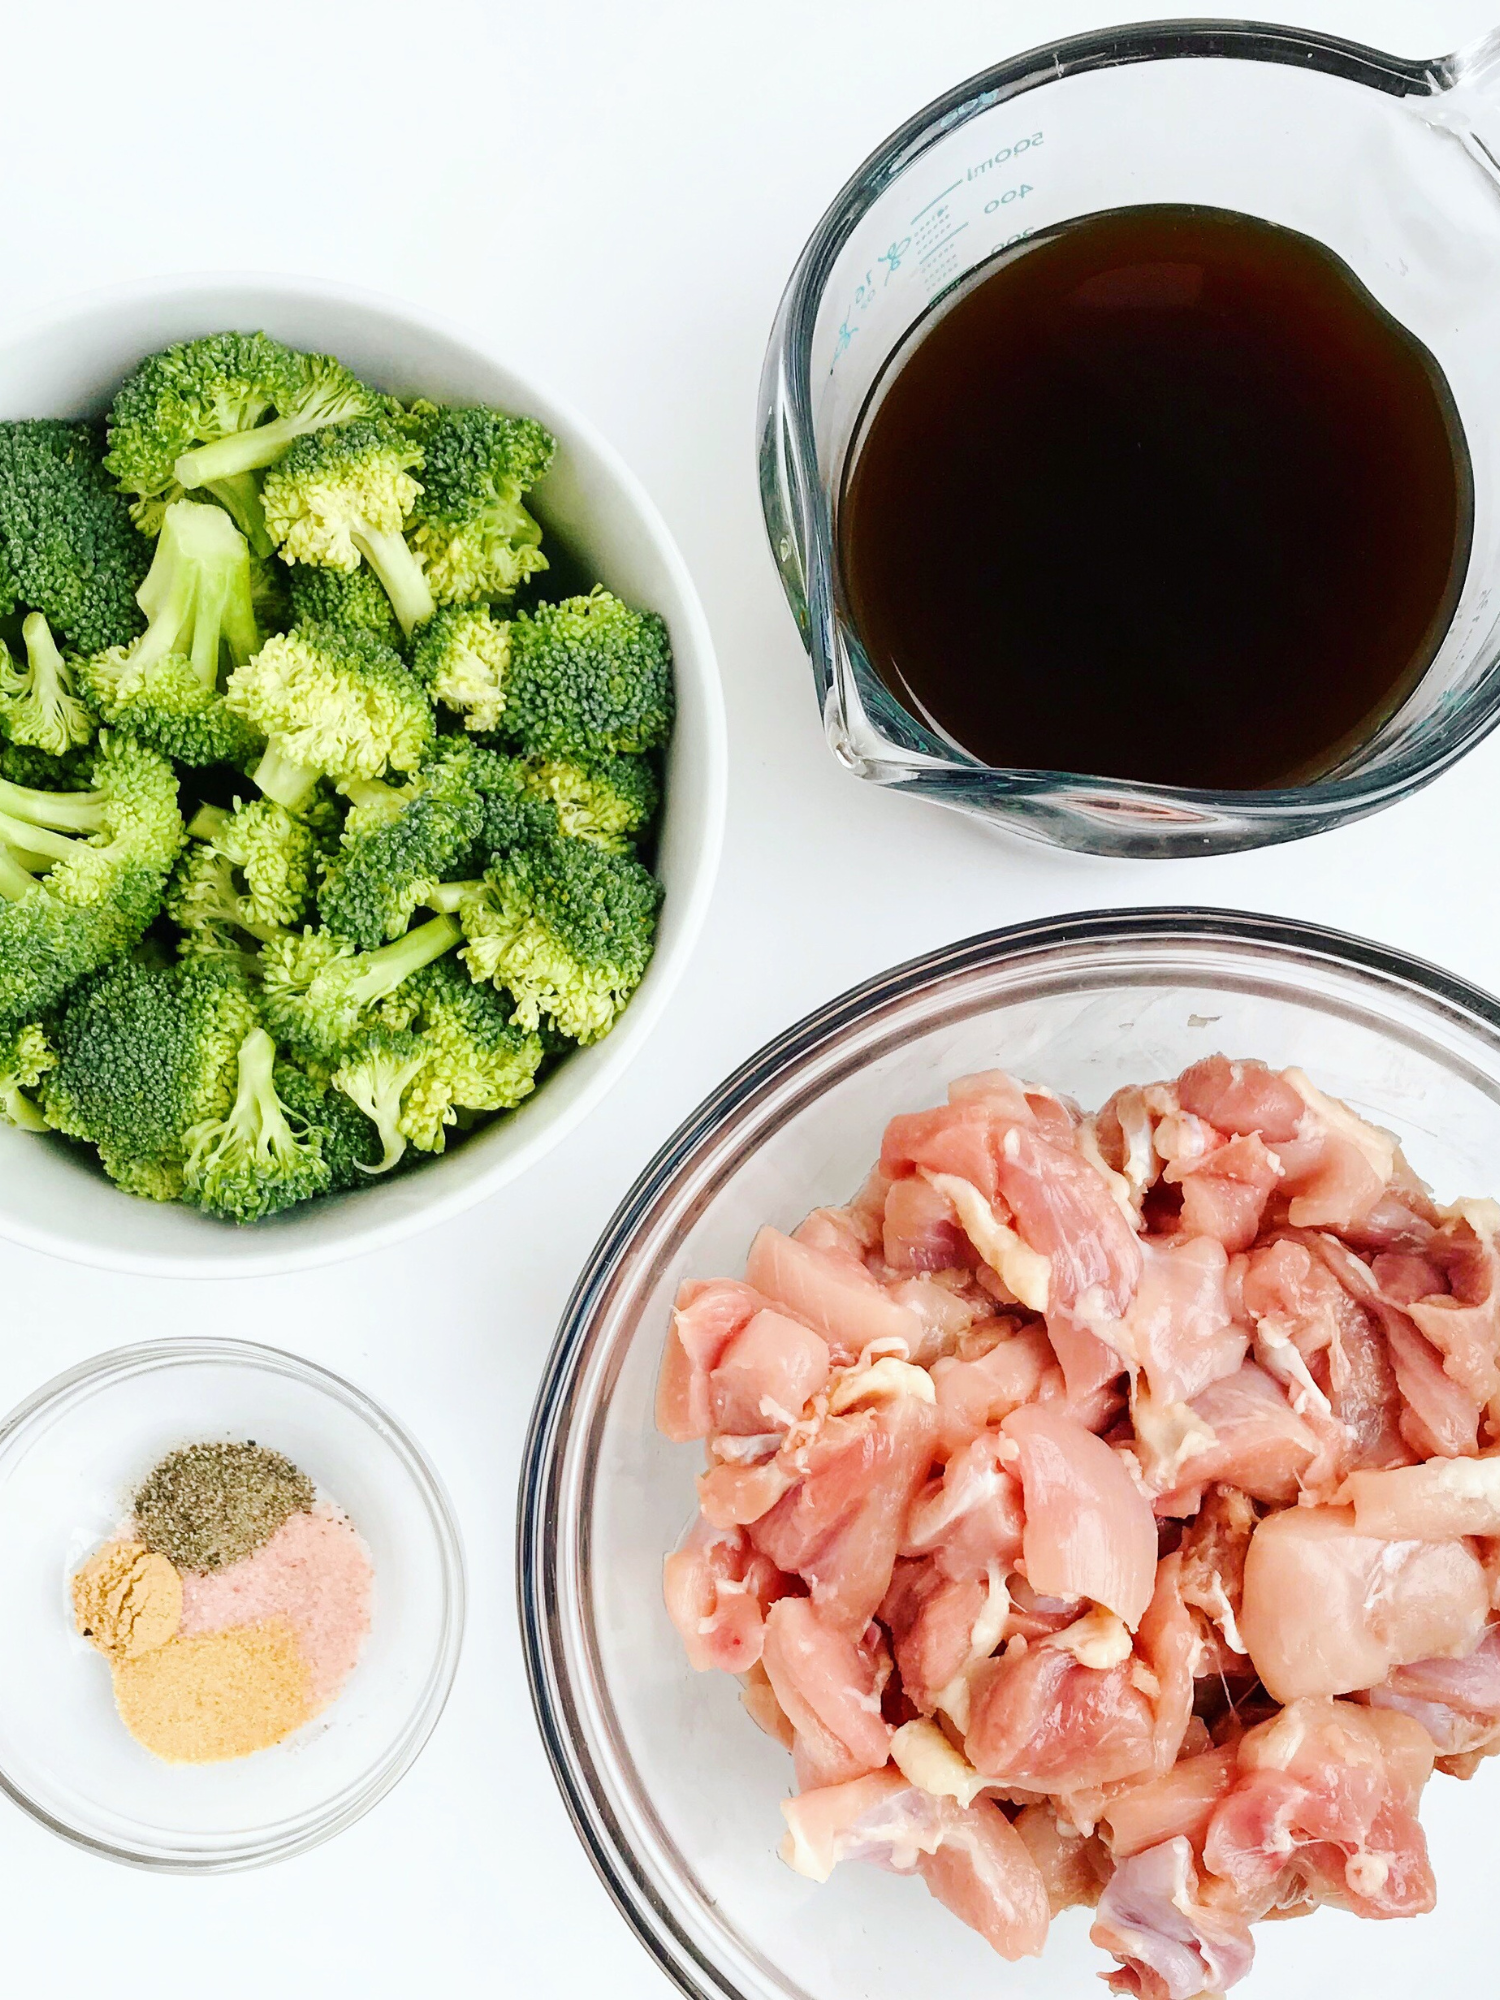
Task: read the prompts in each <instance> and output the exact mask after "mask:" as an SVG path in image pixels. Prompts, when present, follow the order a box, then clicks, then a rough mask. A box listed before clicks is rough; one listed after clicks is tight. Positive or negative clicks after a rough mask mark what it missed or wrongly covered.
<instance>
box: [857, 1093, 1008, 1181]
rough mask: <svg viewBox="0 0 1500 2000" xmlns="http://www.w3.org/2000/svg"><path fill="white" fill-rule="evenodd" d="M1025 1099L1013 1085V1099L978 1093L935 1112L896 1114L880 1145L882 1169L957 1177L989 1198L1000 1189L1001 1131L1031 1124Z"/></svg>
mask: <svg viewBox="0 0 1500 2000" xmlns="http://www.w3.org/2000/svg"><path fill="white" fill-rule="evenodd" d="M1031 1123H1032V1116H1031V1112H1030V1109H1029V1108H1028V1106H1027V1103H1026V1100H1025V1098H1024V1097H1023V1096H1022V1095H1021V1093H1020V1091H1019V1090H1017V1089H1015V1088H1014V1087H1012V1100H1011V1101H1008V1102H1007V1101H1004V1100H1002V1099H999V1098H993V1097H983V1096H976V1097H970V1098H961V1099H960V1100H959V1101H958V1102H957V1103H954V1104H940V1105H937V1106H935V1107H934V1108H933V1109H932V1110H931V1111H912V1112H908V1113H906V1114H905V1115H904V1116H902V1117H899V1118H893V1119H892V1120H891V1122H890V1124H889V1125H887V1127H886V1128H885V1137H884V1139H883V1140H882V1141H881V1146H880V1171H881V1172H882V1173H883V1174H886V1175H888V1176H889V1177H890V1179H891V1180H893V1181H899V1180H905V1179H907V1178H908V1177H909V1176H910V1175H912V1174H918V1173H921V1174H942V1175H951V1176H952V1177H953V1178H954V1179H956V1180H961V1181H967V1182H968V1184H969V1185H970V1186H971V1187H976V1188H978V1190H979V1192H980V1194H981V1195H983V1197H984V1199H985V1200H986V1201H988V1202H992V1201H993V1200H994V1199H995V1195H996V1193H997V1192H998V1190H999V1181H998V1178H997V1176H996V1171H995V1162H996V1151H997V1146H998V1140H999V1135H1000V1133H1001V1132H1003V1131H1004V1130H1006V1129H1007V1128H1008V1127H1010V1126H1012V1125H1030V1124H1031Z"/></svg>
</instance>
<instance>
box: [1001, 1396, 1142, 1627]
mask: <svg viewBox="0 0 1500 2000" xmlns="http://www.w3.org/2000/svg"><path fill="white" fill-rule="evenodd" d="M1000 1428H1001V1431H1002V1433H1003V1434H1004V1436H1005V1437H1006V1438H1007V1439H1008V1440H1009V1442H1010V1443H1011V1444H1012V1445H1013V1446H1014V1447H1015V1448H1016V1452H1017V1465H1018V1468H1019V1471H1020V1477H1021V1490H1022V1493H1023V1495H1024V1498H1025V1509H1026V1525H1025V1529H1024V1531H1023V1536H1022V1548H1023V1551H1024V1555H1025V1565H1026V1579H1027V1581H1028V1582H1029V1583H1030V1585H1031V1587H1032V1589H1033V1590H1037V1591H1040V1592H1041V1593H1042V1594H1043V1595H1044V1596H1047V1597H1086V1598H1089V1599H1091V1600H1092V1602H1094V1603H1095V1604H1103V1605H1106V1606H1107V1607H1108V1608H1109V1610H1111V1611H1113V1612H1114V1613H1115V1614H1116V1616H1117V1617H1119V1618H1121V1619H1123V1620H1124V1622H1125V1623H1126V1625H1128V1626H1129V1627H1130V1628H1131V1630H1132V1631H1133V1630H1134V1629H1135V1627H1136V1626H1137V1625H1139V1624H1140V1622H1141V1618H1142V1616H1143V1615H1144V1613H1145V1610H1146V1606H1147V1605H1148V1604H1149V1603H1150V1602H1151V1593H1152V1590H1153V1588H1154V1586H1155V1578H1156V1521H1155V1519H1154V1517H1153V1515H1152V1512H1151V1506H1150V1503H1149V1502H1148V1501H1147V1499H1146V1497H1145V1495H1144V1494H1143V1493H1142V1492H1141V1490H1140V1488H1139V1487H1138V1486H1137V1485H1136V1483H1135V1481H1134V1480H1133V1479H1132V1478H1131V1476H1130V1474H1129V1472H1128V1471H1127V1470H1126V1467H1125V1463H1124V1460H1123V1459H1122V1458H1121V1457H1120V1456H1119V1454H1118V1453H1117V1452H1114V1451H1112V1450H1111V1449H1110V1447H1109V1446H1108V1445H1107V1444H1105V1442H1104V1440H1103V1439H1102V1438H1097V1437H1095V1436H1094V1435H1093V1433H1092V1432H1091V1431H1086V1430H1085V1429H1084V1428H1083V1426H1082V1425H1081V1424H1077V1423H1074V1422H1073V1421H1072V1419H1071V1418H1069V1417H1066V1416H1062V1415H1059V1414H1056V1413H1054V1412H1053V1411H1051V1410H1049V1409H1047V1408H1046V1407H1045V1406H1044V1405H1041V1404H1032V1405H1030V1406H1028V1407H1027V1408H1025V1409H1021V1410H1013V1411H1012V1412H1011V1414H1010V1415H1009V1416H1008V1417H1007V1418H1006V1419H1005V1420H1004V1422H1003V1423H1002V1424H1001V1426H1000Z"/></svg>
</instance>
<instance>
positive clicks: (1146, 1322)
mask: <svg viewBox="0 0 1500 2000" xmlns="http://www.w3.org/2000/svg"><path fill="white" fill-rule="evenodd" d="M1141 1255H1142V1259H1143V1264H1142V1270H1141V1279H1140V1283H1139V1285H1138V1286H1137V1288H1136V1294H1135V1298H1134V1300H1133V1301H1132V1303H1131V1307H1130V1310H1129V1312H1127V1313H1126V1315H1125V1318H1124V1320H1123V1322H1122V1325H1123V1328H1124V1336H1125V1337H1124V1339H1123V1340H1122V1342H1121V1346H1122V1350H1123V1351H1124V1352H1125V1353H1127V1354H1128V1356H1129V1357H1130V1358H1131V1359H1133V1360H1135V1361H1137V1362H1139V1364H1140V1366H1141V1368H1142V1369H1143V1370H1144V1372H1145V1376H1146V1381H1147V1383H1148V1385H1149V1387H1150V1391H1151V1394H1152V1396H1153V1397H1154V1398H1155V1399H1156V1401H1157V1402H1159V1403H1186V1402H1190V1401H1191V1400H1192V1398H1193V1397H1194V1396H1197V1395H1199V1394H1201V1392H1202V1391H1203V1390H1204V1389H1206V1388H1207V1387H1208V1386H1209V1384H1210V1383H1211V1382H1217V1381H1220V1380H1221V1379H1222V1378H1223V1377H1224V1376H1226V1375H1232V1374H1233V1373H1234V1372H1235V1370H1236V1369H1237V1368H1238V1367H1239V1365H1240V1363H1241V1362H1242V1361H1243V1360H1244V1358H1245V1349H1246V1347H1247V1345H1248V1336H1247V1334H1246V1332H1245V1329H1244V1328H1243V1327H1240V1326H1236V1325H1235V1324H1234V1321H1233V1320H1232V1318H1231V1316H1230V1312H1229V1305H1228V1301H1227V1299H1226V1298H1225V1290H1224V1282H1225V1278H1226V1276H1227V1274H1228V1270H1229V1259H1228V1257H1227V1256H1226V1255H1225V1252H1224V1246H1223V1244H1222V1243H1217V1242H1214V1241H1212V1240H1211V1239H1210V1238H1208V1237H1205V1236H1196V1237H1189V1238H1187V1239H1186V1240H1184V1241H1181V1242H1172V1243H1165V1244H1163V1243H1155V1242H1149V1241H1148V1242H1146V1243H1144V1244H1142V1246H1141Z"/></svg>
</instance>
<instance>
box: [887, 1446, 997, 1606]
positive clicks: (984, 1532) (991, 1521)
mask: <svg viewBox="0 0 1500 2000" xmlns="http://www.w3.org/2000/svg"><path fill="white" fill-rule="evenodd" d="M1003 1450H1004V1445H1003V1443H1002V1441H1001V1439H1000V1438H999V1436H998V1435H997V1434H996V1433H995V1432H993V1431H982V1432H981V1433H980V1434H979V1436H978V1437H976V1438H974V1439H972V1440H971V1441H970V1442H969V1443H968V1444H966V1445H965V1446H963V1448H962V1449H961V1450H959V1451H957V1452H955V1453H954V1455H953V1456H952V1458H950V1459H949V1460H948V1462H947V1464H946V1465H945V1466H944V1467H943V1469H942V1471H941V1472H940V1473H938V1474H935V1475H934V1476H933V1477H932V1478H931V1479H929V1480H928V1482H927V1484H926V1485H925V1486H924V1487H923V1488H922V1490H921V1491H920V1492H919V1493H918V1494H917V1496H916V1498H915V1499H914V1500H913V1501H912V1504H911V1511H910V1512H909V1513H908V1515H907V1517H906V1536H905V1539H904V1541H903V1542H902V1545H901V1553H902V1554H903V1555H907V1556H924V1555H930V1556H932V1558H933V1560H934V1562H935V1563H936V1565H937V1567H938V1568H939V1569H940V1570H941V1571H942V1572H943V1573H944V1574H945V1575H947V1576H950V1577H957V1578H964V1577H982V1576H986V1575H987V1574H988V1573H989V1570H990V1568H991V1566H992V1565H993V1566H998V1567H999V1569H1000V1571H1001V1573H1002V1574H1004V1573H1005V1572H1007V1571H1008V1570H1010V1569H1011V1568H1012V1566H1013V1565H1014V1563H1015V1559H1016V1557H1017V1556H1018V1555H1019V1554H1020V1553H1021V1489H1020V1486H1019V1485H1018V1483H1017V1482H1016V1480H1015V1479H1014V1478H1013V1477H1012V1476H1011V1474H1010V1473H1009V1472H1007V1471H1006V1469H1005V1467H1004V1466H1003V1465H1002V1464H1001V1453H1002V1451H1003Z"/></svg>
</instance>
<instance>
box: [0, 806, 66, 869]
mask: <svg viewBox="0 0 1500 2000" xmlns="http://www.w3.org/2000/svg"><path fill="white" fill-rule="evenodd" d="M0 840H3V841H4V842H5V844H6V846H7V847H9V848H10V849H11V850H12V851H13V852H16V851H19V852H20V853H21V854H24V855H26V856H27V857H28V859H32V860H36V861H42V862H53V861H66V860H67V859H68V857H69V856H70V855H71V854H72V853H73V851H74V849H75V848H76V847H77V845H78V842H77V841H76V840H75V839H74V838H73V837H72V835H71V834H66V833H54V832H53V831H52V829H51V827H46V826H32V825H31V824H30V823H29V822H28V821H26V820H19V819H12V818H11V817H10V816H9V814H7V813H0Z"/></svg>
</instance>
